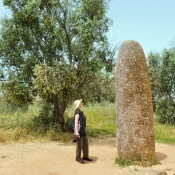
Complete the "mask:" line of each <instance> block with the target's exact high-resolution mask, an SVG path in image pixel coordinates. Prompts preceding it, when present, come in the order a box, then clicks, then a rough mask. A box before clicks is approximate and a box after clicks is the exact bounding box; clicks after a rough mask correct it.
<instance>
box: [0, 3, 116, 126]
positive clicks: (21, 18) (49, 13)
mask: <svg viewBox="0 0 175 175" xmlns="http://www.w3.org/2000/svg"><path fill="white" fill-rule="evenodd" d="M3 2H4V5H5V6H6V7H8V8H9V9H10V10H11V12H12V16H11V18H6V19H3V20H2V22H1V26H2V28H1V33H0V63H1V66H2V69H3V71H2V72H1V79H3V80H4V79H6V80H7V83H4V87H5V89H6V93H7V94H6V95H7V96H8V97H9V98H10V99H13V100H14V101H15V100H16V102H18V103H21V104H23V103H30V102H31V101H32V98H33V97H34V95H40V96H41V97H42V98H43V99H45V101H46V102H48V103H52V104H53V105H54V118H55V121H56V122H58V123H60V124H61V125H62V126H63V125H64V118H63V114H64V111H65V109H66V107H67V105H68V104H69V103H70V102H72V101H73V100H74V99H78V98H84V99H85V100H87V99H88V98H90V97H92V95H91V94H90V92H92V90H91V91H89V89H92V88H94V87H95V83H96V79H97V77H99V75H100V73H99V72H101V70H102V69H103V70H105V71H109V72H110V71H112V69H113V67H114V54H115V50H116V48H111V46H110V44H109V42H108V39H107V37H106V32H108V30H109V26H110V25H111V24H112V22H111V20H110V19H109V18H108V17H107V16H106V12H107V10H108V1H107V0H99V1H97V0H50V1H45V0H39V1H34V0H23V1H21V0H19V1H17V0H4V1H3ZM5 74H6V75H5Z"/></svg>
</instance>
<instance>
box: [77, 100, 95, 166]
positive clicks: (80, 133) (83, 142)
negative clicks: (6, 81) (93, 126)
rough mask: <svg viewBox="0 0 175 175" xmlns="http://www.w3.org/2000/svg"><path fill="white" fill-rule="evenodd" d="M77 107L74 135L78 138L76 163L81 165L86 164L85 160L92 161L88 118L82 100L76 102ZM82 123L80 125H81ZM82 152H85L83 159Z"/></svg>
mask: <svg viewBox="0 0 175 175" xmlns="http://www.w3.org/2000/svg"><path fill="white" fill-rule="evenodd" d="M74 106H75V114H74V116H75V129H74V131H75V132H74V134H75V137H76V138H77V146H76V161H77V162H79V163H84V160H87V161H92V159H90V158H89V144H88V138H87V132H86V117H85V115H84V114H83V111H82V110H81V109H82V107H83V103H82V100H76V101H74ZM79 123H80V125H79ZM81 151H83V157H82V158H81Z"/></svg>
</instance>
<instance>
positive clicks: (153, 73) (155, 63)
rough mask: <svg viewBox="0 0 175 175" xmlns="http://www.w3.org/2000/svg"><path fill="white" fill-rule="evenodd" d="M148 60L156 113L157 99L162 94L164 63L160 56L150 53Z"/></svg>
mask: <svg viewBox="0 0 175 175" xmlns="http://www.w3.org/2000/svg"><path fill="white" fill-rule="evenodd" d="M147 59H148V61H149V63H148V68H149V76H150V83H151V90H152V100H153V110H154V111H156V99H157V98H158V97H159V92H160V73H161V66H162V61H161V57H160V54H158V53H153V52H151V53H149V55H148V58H147Z"/></svg>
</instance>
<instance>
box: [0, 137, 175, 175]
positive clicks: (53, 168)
mask: <svg viewBox="0 0 175 175" xmlns="http://www.w3.org/2000/svg"><path fill="white" fill-rule="evenodd" d="M75 148H76V144H75V143H72V142H71V141H70V142H68V143H62V142H38V141H35V142H27V143H11V144H0V175H75V174H76V175H103V174H105V175H125V174H126V175H135V174H136V175H142V174H143V175H154V174H158V173H159V172H160V171H166V173H167V174H168V175H173V174H175V146H171V145H166V144H161V143H156V157H157V159H159V161H160V162H161V165H154V166H152V167H146V168H145V167H139V166H130V167H127V168H123V169H122V168H121V167H119V166H118V165H116V164H115V158H116V156H117V148H116V139H115V138H98V139H95V138H89V152H90V158H92V159H93V161H92V162H88V161H85V163H84V164H80V163H78V162H76V161H75Z"/></svg>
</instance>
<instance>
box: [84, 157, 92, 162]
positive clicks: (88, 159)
mask: <svg viewBox="0 0 175 175" xmlns="http://www.w3.org/2000/svg"><path fill="white" fill-rule="evenodd" d="M83 160H87V161H92V159H90V158H89V157H83Z"/></svg>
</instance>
